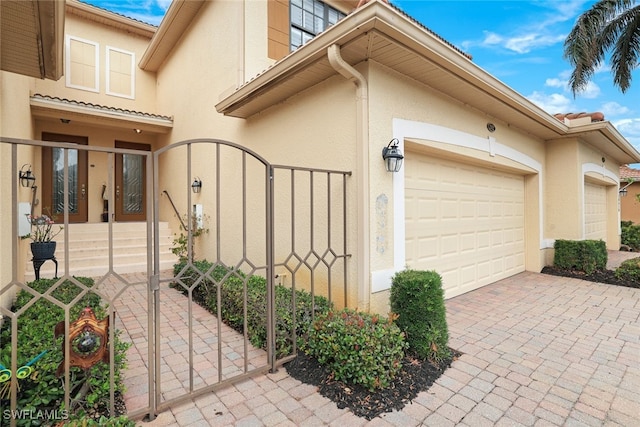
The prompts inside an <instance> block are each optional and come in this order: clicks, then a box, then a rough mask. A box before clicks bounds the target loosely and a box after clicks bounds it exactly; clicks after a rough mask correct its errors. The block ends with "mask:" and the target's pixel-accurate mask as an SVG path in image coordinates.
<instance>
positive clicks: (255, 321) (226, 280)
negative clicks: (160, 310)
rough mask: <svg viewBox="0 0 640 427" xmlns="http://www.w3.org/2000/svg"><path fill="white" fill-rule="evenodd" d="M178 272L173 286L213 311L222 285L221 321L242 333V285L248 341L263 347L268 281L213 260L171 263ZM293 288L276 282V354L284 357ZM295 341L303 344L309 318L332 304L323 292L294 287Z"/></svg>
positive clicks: (288, 351) (289, 344)
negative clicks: (178, 281)
mask: <svg viewBox="0 0 640 427" xmlns="http://www.w3.org/2000/svg"><path fill="white" fill-rule="evenodd" d="M179 274H181V276H180V281H181V282H182V284H181V283H177V282H174V283H173V284H172V287H174V288H176V289H178V290H179V291H180V292H182V293H183V294H187V293H188V288H191V287H192V286H193V285H194V284H195V283H196V281H197V280H200V281H199V283H198V285H197V286H195V288H193V290H192V295H193V300H194V301H196V302H197V303H198V304H200V305H201V306H202V307H204V308H206V309H207V310H209V311H210V312H211V313H213V314H214V315H217V313H218V299H217V292H218V284H219V285H220V289H221V295H220V297H221V307H220V312H221V315H222V321H223V322H225V323H226V324H228V325H229V326H231V327H232V328H234V329H235V330H237V331H238V332H240V333H243V330H244V303H243V301H244V288H245V283H246V288H247V289H246V291H247V336H248V337H249V340H250V341H251V344H253V345H254V346H256V347H258V348H266V342H267V305H266V303H267V294H266V292H267V291H266V290H267V283H266V279H265V278H264V277H261V276H247V275H246V274H244V273H243V272H241V271H238V270H229V269H226V268H225V267H222V266H220V265H216V266H215V267H214V265H213V263H211V262H208V261H206V260H204V261H196V262H194V263H193V267H189V268H187V263H186V262H185V261H183V262H180V263H178V264H176V265H175V266H174V275H176V276H178V275H179ZM292 298H293V292H292V290H291V288H287V287H284V286H281V285H276V286H275V311H276V324H275V329H276V356H277V357H283V356H287V355H290V354H292V353H293V341H292V339H291V334H292V331H293V328H294V324H293V309H292V307H293V305H292V304H293V302H292ZM295 307H296V310H295V311H296V325H295V328H296V336H297V345H298V346H299V347H301V348H305V346H306V342H307V338H308V333H309V329H310V328H311V323H312V319H313V318H314V317H315V316H316V315H318V314H321V313H326V312H327V311H329V309H331V308H332V304H331V303H330V302H329V301H328V300H327V299H326V298H325V297H322V296H315V298H313V297H312V296H311V294H310V293H309V292H306V291H304V290H300V289H297V290H296V292H295Z"/></svg>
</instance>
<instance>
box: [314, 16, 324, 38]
mask: <svg viewBox="0 0 640 427" xmlns="http://www.w3.org/2000/svg"><path fill="white" fill-rule="evenodd" d="M314 27H315V32H316V34H318V33H321V32H322V31H324V29H325V26H324V19H322V18H321V17H319V16H316V19H315V25H314Z"/></svg>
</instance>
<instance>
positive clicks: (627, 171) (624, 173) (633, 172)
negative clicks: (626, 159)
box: [620, 165, 640, 181]
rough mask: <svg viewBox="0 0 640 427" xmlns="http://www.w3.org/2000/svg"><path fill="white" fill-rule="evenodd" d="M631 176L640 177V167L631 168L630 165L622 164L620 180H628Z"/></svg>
mask: <svg viewBox="0 0 640 427" xmlns="http://www.w3.org/2000/svg"><path fill="white" fill-rule="evenodd" d="M631 178H635V179H640V169H633V168H630V167H629V165H622V166H620V181H627V180H629V179H631Z"/></svg>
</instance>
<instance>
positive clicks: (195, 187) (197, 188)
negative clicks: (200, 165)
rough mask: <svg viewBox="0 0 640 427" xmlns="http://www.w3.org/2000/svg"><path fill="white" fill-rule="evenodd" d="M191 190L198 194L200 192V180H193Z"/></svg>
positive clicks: (196, 178)
mask: <svg viewBox="0 0 640 427" xmlns="http://www.w3.org/2000/svg"><path fill="white" fill-rule="evenodd" d="M191 190H192V191H193V192H194V193H196V194H198V193H199V192H200V190H202V180H201V179H200V178H198V177H195V178H194V179H193V184H191Z"/></svg>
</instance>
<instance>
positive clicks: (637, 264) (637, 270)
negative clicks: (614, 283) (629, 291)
mask: <svg viewBox="0 0 640 427" xmlns="http://www.w3.org/2000/svg"><path fill="white" fill-rule="evenodd" d="M615 275H616V278H617V279H620V280H630V281H635V282H640V257H638V258H632V259H628V260H626V261H623V262H622V264H620V266H619V267H618V268H616V271H615Z"/></svg>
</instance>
